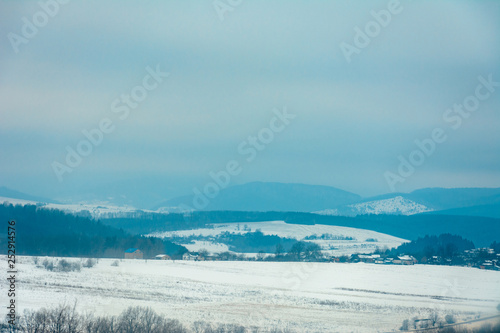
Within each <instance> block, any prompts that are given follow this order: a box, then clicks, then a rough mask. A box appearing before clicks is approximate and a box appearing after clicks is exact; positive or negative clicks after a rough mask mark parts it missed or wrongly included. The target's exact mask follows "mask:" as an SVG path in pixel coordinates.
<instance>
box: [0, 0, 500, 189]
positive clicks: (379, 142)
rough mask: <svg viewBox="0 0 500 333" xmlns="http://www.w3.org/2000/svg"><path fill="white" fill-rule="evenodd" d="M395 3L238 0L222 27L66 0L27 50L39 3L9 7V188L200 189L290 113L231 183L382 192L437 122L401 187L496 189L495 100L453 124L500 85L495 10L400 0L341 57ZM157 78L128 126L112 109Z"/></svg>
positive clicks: (170, 12) (156, 11)
mask: <svg viewBox="0 0 500 333" xmlns="http://www.w3.org/2000/svg"><path fill="white" fill-rule="evenodd" d="M44 1H45V2H47V1H46V0H42V2H44ZM49 2H50V1H49ZM223 2H224V3H227V2H226V1H223ZM388 3H389V1H370V2H355V1H342V2H341V1H331V2H326V1H312V2H311V1H273V2H266V1H243V2H242V3H241V4H240V5H238V6H236V7H235V8H234V10H233V11H228V12H226V13H225V14H224V20H223V21H221V20H220V19H219V16H218V14H217V12H216V10H215V9H214V6H213V3H212V2H211V1H148V2H145V3H143V2H132V1H106V2H102V1H85V2H78V1H71V2H69V3H68V4H60V6H59V9H58V13H57V14H56V15H54V17H50V18H49V21H48V23H47V24H46V25H45V26H43V27H41V28H39V31H38V33H37V34H36V35H35V36H34V37H33V38H29V39H28V40H29V41H28V42H27V43H25V44H20V45H18V51H19V52H17V53H16V52H15V50H14V48H13V47H12V43H11V41H10V40H9V33H15V34H18V35H21V36H22V28H23V24H24V23H23V20H22V19H23V17H26V18H27V19H28V20H29V21H32V20H33V15H34V14H36V13H37V12H39V11H40V10H41V7H40V5H39V4H38V3H37V2H34V1H33V2H32V1H5V0H0V36H1V40H0V50H1V51H0V102H1V104H0V156H1V159H2V161H1V165H0V185H6V186H9V187H12V188H16V189H19V190H23V191H27V192H31V193H34V194H38V195H52V196H57V195H60V194H61V193H69V192H71V191H76V190H78V189H82V188H85V189H88V188H91V187H92V186H95V187H96V188H98V187H99V186H100V185H105V184H107V183H113V182H126V181H128V180H130V181H133V182H137V181H139V180H140V179H145V178H148V179H156V180H153V181H151V183H153V184H156V186H157V187H161V188H164V190H165V193H164V194H165V195H170V194H174V193H178V192H179V193H178V194H184V193H189V191H190V189H191V188H192V187H193V186H203V184H204V182H206V181H207V180H208V179H209V178H208V173H209V172H210V171H217V170H220V169H223V168H224V167H225V165H226V163H227V161H229V160H232V159H236V160H241V161H244V158H245V157H244V156H241V155H240V154H238V145H239V144H240V143H241V142H242V141H244V140H246V139H247V138H248V136H249V135H256V134H257V133H258V132H259V131H260V130H261V129H262V128H264V127H266V126H268V125H269V121H270V119H271V118H272V117H273V113H272V110H273V108H278V109H282V108H283V107H284V106H286V107H287V109H288V111H289V112H290V113H293V114H294V115H296V116H297V117H296V119H294V120H293V122H292V123H291V124H290V125H289V126H288V127H286V129H285V130H284V131H282V132H280V133H278V134H277V135H276V137H275V139H274V141H273V142H271V143H270V144H269V145H268V146H267V147H266V149H265V150H263V151H262V152H260V153H259V155H258V157H257V158H256V159H255V160H254V161H253V162H252V163H249V164H246V165H245V166H244V170H243V172H242V173H241V174H240V175H239V176H238V177H235V178H234V179H233V181H234V182H235V183H244V182H247V181H254V180H262V181H280V182H300V183H312V184H324V185H332V186H335V187H339V188H342V189H345V190H350V191H353V192H356V193H359V194H361V195H370V194H378V193H384V192H388V191H389V187H388V184H387V182H386V180H385V178H384V173H385V172H386V171H391V172H397V169H398V165H399V160H398V156H399V155H402V156H404V157H408V156H409V154H410V153H411V152H412V151H413V150H415V149H416V146H415V143H414V140H416V139H418V140H423V139H425V138H429V137H430V135H431V132H432V130H433V129H435V128H437V127H440V128H442V129H444V130H445V131H446V133H447V135H448V138H447V140H446V142H444V143H442V144H439V145H438V146H437V147H436V151H435V152H434V153H433V154H432V155H431V156H429V157H428V158H426V160H425V163H423V165H421V166H418V167H417V168H416V171H415V173H414V174H413V175H412V176H411V177H408V178H407V179H406V181H405V182H404V183H401V184H398V185H397V186H396V187H397V190H399V191H410V190H413V189H416V188H422V187H430V186H432V187H436V186H443V187H461V186H467V187H468V186H500V170H499V166H500V155H499V154H498V152H499V151H500V134H499V133H500V131H499V130H498V129H499V128H500V115H499V107H500V87H498V91H496V92H493V93H492V94H491V96H490V97H489V98H488V99H486V100H485V101H481V104H480V106H479V108H478V110H477V111H476V112H474V113H472V114H471V116H470V117H469V118H467V119H463V122H462V124H461V126H460V128H458V129H456V130H454V129H452V127H451V124H450V123H449V122H446V121H445V120H444V119H443V114H444V113H445V110H446V109H448V108H450V107H452V106H453V104H455V103H462V102H463V101H464V98H466V97H467V96H469V95H471V94H474V92H475V88H476V86H477V85H478V77H479V76H483V77H485V78H487V77H488V75H490V74H491V75H492V77H493V79H494V80H495V81H500V69H499V61H500V35H499V34H498V31H500V3H498V2H496V1H481V2H478V1H437V2H429V1H426V2H423V1H422V2H419V1H409V2H401V4H400V6H401V8H402V11H401V12H400V13H399V14H397V15H393V16H392V19H391V22H390V23H389V24H388V25H387V26H386V27H382V29H381V31H380V34H379V35H377V36H376V37H374V38H373V39H372V40H371V42H370V44H369V45H368V46H367V47H366V48H363V49H361V50H360V52H359V54H354V55H352V58H351V62H350V63H349V62H348V61H346V58H345V57H344V54H343V53H342V51H341V48H340V47H339V45H341V43H342V42H345V43H349V44H354V38H355V30H354V28H355V27H356V26H357V27H360V28H361V29H364V28H365V25H366V24H367V23H368V22H370V21H373V20H374V19H373V16H372V14H371V13H370V12H371V11H372V10H375V11H377V12H378V11H380V10H382V9H386V8H387V7H388ZM157 65H159V67H160V68H161V70H163V71H165V72H169V73H170V76H169V77H168V78H165V79H164V81H163V82H162V83H160V84H159V85H158V87H157V88H156V89H154V90H152V91H149V92H148V96H147V98H145V100H144V101H143V102H141V103H140V104H139V106H138V107H137V108H136V109H133V110H130V114H129V115H128V117H127V118H126V119H124V120H122V119H120V118H119V116H120V114H119V113H114V112H112V103H113V101H114V100H115V99H117V98H119V97H120V96H121V95H122V94H130V92H131V89H133V88H134V87H135V86H137V85H140V84H142V82H143V78H144V76H145V75H147V70H146V67H148V66H149V67H150V68H153V69H154V68H156V67H157ZM103 118H109V119H111V120H112V122H113V125H114V126H115V129H114V130H113V131H112V133H109V134H106V135H105V136H104V139H103V141H102V144H100V145H98V146H97V147H94V148H93V152H92V153H91V154H90V155H89V156H87V157H84V158H83V161H82V163H81V164H80V165H79V166H78V167H76V168H74V169H73V171H72V172H71V173H68V174H65V175H64V177H63V178H64V180H63V181H62V182H59V181H58V178H57V176H56V175H55V173H54V171H53V166H52V163H53V162H54V161H58V162H60V163H64V160H65V157H66V147H67V146H70V147H73V148H74V147H76V146H77V144H78V143H79V142H80V141H81V140H83V139H85V137H84V135H83V134H82V130H85V129H86V130H91V129H93V128H96V127H98V125H99V122H100V121H101V120H102V119H103ZM90 184H91V185H92V186H91V185H90ZM153 186H154V185H153ZM131 190H133V188H131ZM158 191H160V192H161V189H159V190H158Z"/></svg>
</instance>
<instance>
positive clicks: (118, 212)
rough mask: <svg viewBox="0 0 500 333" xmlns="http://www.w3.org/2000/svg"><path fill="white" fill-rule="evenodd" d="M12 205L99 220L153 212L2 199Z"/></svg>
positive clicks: (119, 207) (84, 204)
mask: <svg viewBox="0 0 500 333" xmlns="http://www.w3.org/2000/svg"><path fill="white" fill-rule="evenodd" d="M5 202H7V203H11V204H13V205H36V206H38V207H42V208H46V209H58V210H61V211H63V212H66V213H70V214H82V213H86V212H88V213H89V214H90V216H91V217H92V218H94V219H99V218H102V217H105V216H107V215H113V216H118V217H120V216H128V215H129V214H131V213H135V212H140V211H141V212H153V211H148V210H138V209H137V208H135V207H131V206H113V205H109V204H107V203H102V202H97V203H92V204H91V203H78V204H54V203H40V202H35V201H29V200H23V199H13V198H6V197H0V203H5ZM162 213H163V214H168V213H167V212H162Z"/></svg>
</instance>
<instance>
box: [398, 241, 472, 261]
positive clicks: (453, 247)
mask: <svg viewBox="0 0 500 333" xmlns="http://www.w3.org/2000/svg"><path fill="white" fill-rule="evenodd" d="M474 248H475V246H474V243H472V242H471V241H469V240H467V239H464V238H462V237H461V236H457V235H451V234H442V235H439V236H425V237H423V238H418V239H417V240H414V241H411V242H409V243H404V244H401V245H400V246H398V247H397V248H395V249H392V250H391V251H390V254H395V255H397V254H408V255H412V256H414V257H415V258H416V259H417V260H419V261H421V260H422V258H424V257H426V258H431V257H433V256H438V257H443V258H453V257H455V256H457V255H458V254H461V253H463V252H464V251H465V250H471V249H474Z"/></svg>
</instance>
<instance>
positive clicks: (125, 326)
mask: <svg viewBox="0 0 500 333" xmlns="http://www.w3.org/2000/svg"><path fill="white" fill-rule="evenodd" d="M0 331H1V332H9V333H54V332H57V333H188V332H196V333H246V332H256V333H258V332H259V329H258V328H255V327H252V328H246V327H244V326H241V325H236V324H219V325H212V324H210V323H206V322H201V321H197V322H195V323H194V324H193V325H192V326H191V327H188V326H185V325H183V324H182V323H180V322H179V321H178V320H171V319H167V318H165V317H164V316H162V315H159V314H157V313H156V312H155V311H154V310H153V309H151V308H149V307H129V308H128V309H126V310H125V311H123V312H122V313H121V314H120V315H119V316H117V317H116V316H112V317H101V316H94V315H92V314H87V315H80V314H79V313H78V312H77V311H76V310H75V307H74V306H73V307H70V306H67V305H61V306H59V307H57V308H54V309H45V308H44V309H41V310H39V311H26V312H25V313H24V314H23V315H22V316H20V318H19V319H18V322H17V323H16V325H15V326H14V325H9V324H8V322H4V323H2V324H0ZM270 332H273V333H286V332H288V331H282V330H280V329H271V330H270Z"/></svg>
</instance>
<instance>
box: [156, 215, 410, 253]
mask: <svg viewBox="0 0 500 333" xmlns="http://www.w3.org/2000/svg"><path fill="white" fill-rule="evenodd" d="M256 230H260V231H261V232H262V233H263V234H264V235H277V236H280V237H284V238H294V239H297V240H305V238H306V237H308V236H314V235H316V236H318V238H319V236H321V235H324V234H328V235H329V236H330V237H328V238H331V239H309V240H307V241H309V242H314V243H317V244H318V245H320V246H321V248H322V250H323V252H324V253H325V254H329V255H343V254H352V253H370V252H373V251H374V250H375V249H376V248H377V247H379V248H382V247H388V248H392V247H397V246H399V245H401V243H403V242H406V240H404V239H401V238H397V237H393V236H390V235H387V234H382V233H379V232H375V231H371V230H365V229H356V228H348V227H339V226H331V225H323V224H314V225H304V224H289V223H285V222H284V221H270V222H244V223H215V224H212V225H211V228H202V229H194V230H180V231H167V232H156V233H152V234H149V235H148V236H153V237H160V238H169V237H174V236H175V237H181V238H182V237H185V238H187V237H189V236H192V235H195V236H205V237H207V239H206V240H205V241H204V242H196V243H194V244H193V243H190V242H186V243H185V244H183V243H181V245H184V246H186V247H187V248H188V249H189V250H190V251H197V250H200V249H202V248H205V249H207V250H209V251H211V252H222V251H216V250H211V249H215V248H216V247H220V244H218V243H214V244H213V245H211V246H209V238H210V237H214V236H217V235H220V234H222V233H224V232H230V233H237V234H244V233H247V232H252V231H256ZM209 248H210V249H209Z"/></svg>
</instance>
